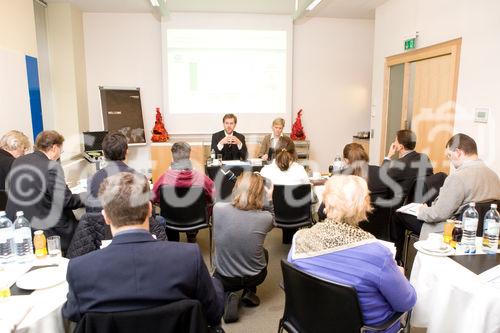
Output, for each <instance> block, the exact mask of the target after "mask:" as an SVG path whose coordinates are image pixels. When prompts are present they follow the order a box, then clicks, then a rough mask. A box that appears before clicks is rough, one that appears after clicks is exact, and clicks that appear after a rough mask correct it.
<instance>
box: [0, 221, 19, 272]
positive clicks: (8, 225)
mask: <svg viewBox="0 0 500 333" xmlns="http://www.w3.org/2000/svg"><path fill="white" fill-rule="evenodd" d="M15 255H16V253H15V252H14V225H13V224H12V221H11V220H9V218H8V217H7V214H5V212H4V211H1V212H0V263H1V264H6V263H9V262H12V260H13V259H14V256H15Z"/></svg>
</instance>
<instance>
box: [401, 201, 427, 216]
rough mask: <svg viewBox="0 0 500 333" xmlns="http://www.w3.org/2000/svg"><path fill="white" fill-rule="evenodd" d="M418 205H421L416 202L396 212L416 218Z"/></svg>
mask: <svg viewBox="0 0 500 333" xmlns="http://www.w3.org/2000/svg"><path fill="white" fill-rule="evenodd" d="M420 205H422V204H420V203H417V202H412V203H411V204H408V205H405V206H403V207H400V208H399V209H398V210H396V212H399V213H403V214H408V215H413V216H417V213H418V207H420Z"/></svg>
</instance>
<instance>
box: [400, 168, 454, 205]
mask: <svg viewBox="0 0 500 333" xmlns="http://www.w3.org/2000/svg"><path fill="white" fill-rule="evenodd" d="M447 176H448V175H447V174H446V173H444V172H438V173H435V174H433V175H430V176H426V177H421V178H417V179H415V181H414V182H413V185H412V186H411V188H410V191H409V192H408V196H407V197H406V199H405V204H409V203H412V202H418V203H426V204H428V205H430V204H432V202H433V201H434V199H436V198H437V196H438V194H439V189H440V188H441V187H442V186H443V184H444V181H445V180H446V177H447Z"/></svg>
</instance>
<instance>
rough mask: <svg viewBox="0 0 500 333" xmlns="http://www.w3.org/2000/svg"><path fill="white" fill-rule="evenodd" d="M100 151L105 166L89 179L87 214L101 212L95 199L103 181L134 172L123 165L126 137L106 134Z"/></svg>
mask: <svg viewBox="0 0 500 333" xmlns="http://www.w3.org/2000/svg"><path fill="white" fill-rule="evenodd" d="M102 151H103V153H104V157H105V158H106V163H107V165H106V167H104V168H102V169H101V170H99V171H97V172H96V173H95V175H94V176H92V178H90V181H89V184H88V186H87V188H88V190H87V191H88V193H89V196H88V197H87V201H86V202H85V205H86V207H87V212H89V211H92V212H94V211H96V212H100V211H101V209H102V205H101V204H100V202H99V200H98V199H97V195H98V193H99V186H101V183H102V182H103V181H104V179H106V178H107V177H109V176H112V175H114V174H117V173H119V172H132V173H134V172H136V171H135V170H134V169H132V168H131V167H129V166H128V165H127V164H126V163H125V160H126V159H127V154H128V142H127V137H125V135H123V134H122V133H119V132H114V133H108V134H107V135H106V136H105V137H104V139H103V140H102Z"/></svg>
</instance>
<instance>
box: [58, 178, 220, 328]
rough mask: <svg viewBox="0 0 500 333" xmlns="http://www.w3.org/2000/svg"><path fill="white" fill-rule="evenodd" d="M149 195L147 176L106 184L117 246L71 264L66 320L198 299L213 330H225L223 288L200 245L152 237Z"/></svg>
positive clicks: (105, 197)
mask: <svg viewBox="0 0 500 333" xmlns="http://www.w3.org/2000/svg"><path fill="white" fill-rule="evenodd" d="M149 195H150V191H149V184H148V182H147V180H146V178H145V177H144V176H140V175H137V174H132V173H119V174H116V175H113V176H111V177H108V178H106V179H105V180H104V182H103V183H102V185H101V188H100V191H99V198H100V199H101V202H102V203H103V205H104V210H103V215H104V219H105V221H106V224H108V225H109V226H110V227H111V233H112V234H113V241H112V242H111V244H110V245H109V246H107V247H106V248H104V249H102V250H99V251H94V252H91V253H88V254H86V255H83V256H80V257H77V258H74V259H71V260H70V262H69V264H68V272H67V281H68V285H69V292H68V296H67V301H66V303H65V304H64V306H63V309H62V314H63V316H64V317H65V318H67V319H69V320H71V321H76V322H78V321H80V320H81V319H82V317H83V316H84V315H85V314H86V313H88V312H103V313H109V312H121V311H134V310H142V309H148V308H152V307H158V306H161V305H165V304H169V303H172V302H175V301H178V300H182V299H195V300H198V301H199V302H200V303H201V306H202V308H203V313H204V315H205V318H206V320H207V322H208V324H209V325H210V326H218V325H219V324H220V319H221V317H222V312H223V308H224V301H223V290H222V286H221V285H220V283H219V282H218V281H216V280H214V279H212V278H211V277H210V275H209V274H208V270H207V267H206V266H205V263H204V262H203V258H202V256H201V253H200V249H199V247H198V246H197V245H195V244H186V243H177V242H161V241H157V240H155V239H154V238H153V237H152V236H151V234H150V233H149V217H150V216H151V211H152V205H151V203H150V201H149Z"/></svg>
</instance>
